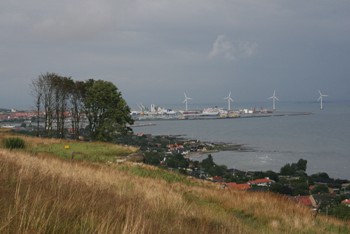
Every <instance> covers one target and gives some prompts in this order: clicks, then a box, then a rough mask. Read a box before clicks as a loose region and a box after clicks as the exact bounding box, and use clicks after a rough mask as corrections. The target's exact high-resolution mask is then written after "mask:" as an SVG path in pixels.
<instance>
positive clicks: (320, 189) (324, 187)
mask: <svg viewBox="0 0 350 234" xmlns="http://www.w3.org/2000/svg"><path fill="white" fill-rule="evenodd" d="M321 193H329V190H328V186H327V185H325V184H318V185H315V187H314V188H313V189H312V190H311V194H321Z"/></svg>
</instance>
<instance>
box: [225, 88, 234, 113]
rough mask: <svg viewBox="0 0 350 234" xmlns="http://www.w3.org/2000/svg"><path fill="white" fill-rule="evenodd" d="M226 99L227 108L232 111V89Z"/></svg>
mask: <svg viewBox="0 0 350 234" xmlns="http://www.w3.org/2000/svg"><path fill="white" fill-rule="evenodd" d="M224 100H227V110H228V112H230V110H231V102H233V99H232V98H231V91H230V93H229V94H228V96H227V97H225V98H224Z"/></svg>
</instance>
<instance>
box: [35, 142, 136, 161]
mask: <svg viewBox="0 0 350 234" xmlns="http://www.w3.org/2000/svg"><path fill="white" fill-rule="evenodd" d="M32 152H33V153H49V154H53V155H56V156H58V157H60V158H63V159H77V160H87V161H92V162H108V161H115V160H116V158H117V157H124V156H127V155H129V154H131V153H133V151H132V150H131V149H129V148H126V147H121V146H118V145H112V144H107V143H86V142H69V143H55V144H38V145H37V146H35V147H33V148H32Z"/></svg>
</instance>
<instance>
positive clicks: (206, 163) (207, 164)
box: [200, 154, 216, 172]
mask: <svg viewBox="0 0 350 234" xmlns="http://www.w3.org/2000/svg"><path fill="white" fill-rule="evenodd" d="M200 165H201V168H203V169H204V170H205V171H207V172H208V171H209V169H210V168H212V167H213V166H216V164H215V163H214V160H213V156H211V154H209V155H208V157H207V158H205V159H203V160H202V162H201V164H200Z"/></svg>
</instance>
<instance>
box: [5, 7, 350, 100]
mask: <svg viewBox="0 0 350 234" xmlns="http://www.w3.org/2000/svg"><path fill="white" fill-rule="evenodd" d="M349 10H350V3H349V2H348V1H340V0H335V1H326V0H317V1H316V0H314V1H283V0H282V1H281V0H278V1H277V0H266V1H252V0H232V1H227V0H216V1H214V0H192V1H185V0H179V1H167V0H119V1H118V0H117V1H112V0H102V1H93V0H84V1H83V0H75V1H74V0H71V1H68V0H64V1H53V0H48V1H39V0H33V1H24V0H22V1H21V0H17V1H9V0H4V1H1V2H0V30H1V34H0V52H1V57H0V80H1V92H0V93H1V94H0V107H1V106H3V107H12V106H14V107H28V106H31V105H32V102H31V100H30V99H31V97H30V94H29V93H30V88H29V84H30V82H31V80H32V79H34V78H36V77H37V76H38V75H40V74H41V73H45V72H57V73H59V74H62V75H66V76H72V77H73V78H74V79H88V78H95V79H105V80H110V81H112V82H114V83H115V84H116V85H117V86H118V87H119V88H120V89H121V90H122V92H123V95H124V96H125V98H126V99H127V101H128V102H129V104H130V105H131V106H135V104H136V103H138V102H140V101H141V100H142V101H143V102H147V103H159V102H162V103H181V102H182V99H183V92H184V91H187V92H188V93H189V95H191V96H192V97H193V98H194V100H193V102H216V101H221V100H222V98H223V94H225V95H226V96H227V93H228V92H229V91H230V90H231V91H232V96H233V97H234V98H235V100H239V101H259V100H265V99H266V98H267V97H269V96H271V93H272V92H273V90H274V89H276V90H277V92H278V94H279V97H280V99H282V100H311V99H312V100H314V99H315V98H316V99H317V92H316V91H317V90H318V89H322V90H325V92H327V93H331V94H332V95H331V96H330V97H332V98H334V99H346V98H347V94H348V93H349V88H348V87H350V79H349V78H348V77H349V75H350V68H349V67H350V66H348V61H349V59H350V58H349V57H350V31H349V30H350V29H349V27H348V25H349V24H350V15H349V14H348V12H349ZM14 90H15V91H16V92H14ZM225 95H224V96H225ZM159 104H161V103H159Z"/></svg>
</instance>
